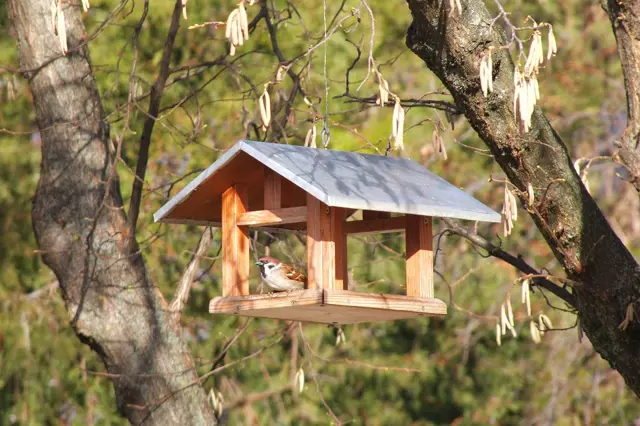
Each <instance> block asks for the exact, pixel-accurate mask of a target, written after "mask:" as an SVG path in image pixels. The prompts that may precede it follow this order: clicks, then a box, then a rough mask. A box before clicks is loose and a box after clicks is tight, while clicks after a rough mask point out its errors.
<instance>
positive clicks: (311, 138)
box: [304, 123, 318, 148]
mask: <svg viewBox="0 0 640 426" xmlns="http://www.w3.org/2000/svg"><path fill="white" fill-rule="evenodd" d="M316 137H317V131H316V124H315V123H313V125H312V126H311V128H310V129H309V130H308V131H307V136H305V138H304V146H306V147H311V148H317V147H318V146H317V144H316Z"/></svg>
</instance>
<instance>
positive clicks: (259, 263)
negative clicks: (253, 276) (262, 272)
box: [256, 260, 264, 266]
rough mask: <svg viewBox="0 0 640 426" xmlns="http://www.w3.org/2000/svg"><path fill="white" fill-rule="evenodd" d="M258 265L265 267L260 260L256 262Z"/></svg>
mask: <svg viewBox="0 0 640 426" xmlns="http://www.w3.org/2000/svg"><path fill="white" fill-rule="evenodd" d="M256 265H258V266H262V265H264V262H261V261H259V260H258V261H257V262H256Z"/></svg>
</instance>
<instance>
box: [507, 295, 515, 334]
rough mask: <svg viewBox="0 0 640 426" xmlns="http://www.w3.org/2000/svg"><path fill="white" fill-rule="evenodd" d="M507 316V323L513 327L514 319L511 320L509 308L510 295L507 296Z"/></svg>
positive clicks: (511, 311)
mask: <svg viewBox="0 0 640 426" xmlns="http://www.w3.org/2000/svg"><path fill="white" fill-rule="evenodd" d="M507 318H508V319H509V324H510V325H511V326H512V327H513V326H514V325H515V321H514V320H513V309H512V308H511V295H509V297H508V298H507Z"/></svg>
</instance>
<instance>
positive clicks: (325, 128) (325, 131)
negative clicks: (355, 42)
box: [322, 0, 331, 149]
mask: <svg viewBox="0 0 640 426" xmlns="http://www.w3.org/2000/svg"><path fill="white" fill-rule="evenodd" d="M322 12H323V17H324V40H325V42H324V120H323V122H322V146H323V147H324V149H327V147H328V146H329V141H330V140H331V132H330V131H329V81H328V78H327V44H329V40H327V0H323V9H322Z"/></svg>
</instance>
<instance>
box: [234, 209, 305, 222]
mask: <svg viewBox="0 0 640 426" xmlns="http://www.w3.org/2000/svg"><path fill="white" fill-rule="evenodd" d="M306 221H307V207H306V206H301V207H287V208H284V209H273V210H257V211H252V212H244V213H242V214H241V215H240V217H239V218H238V226H249V227H255V226H271V225H285V224H288V223H304V222H306Z"/></svg>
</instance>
